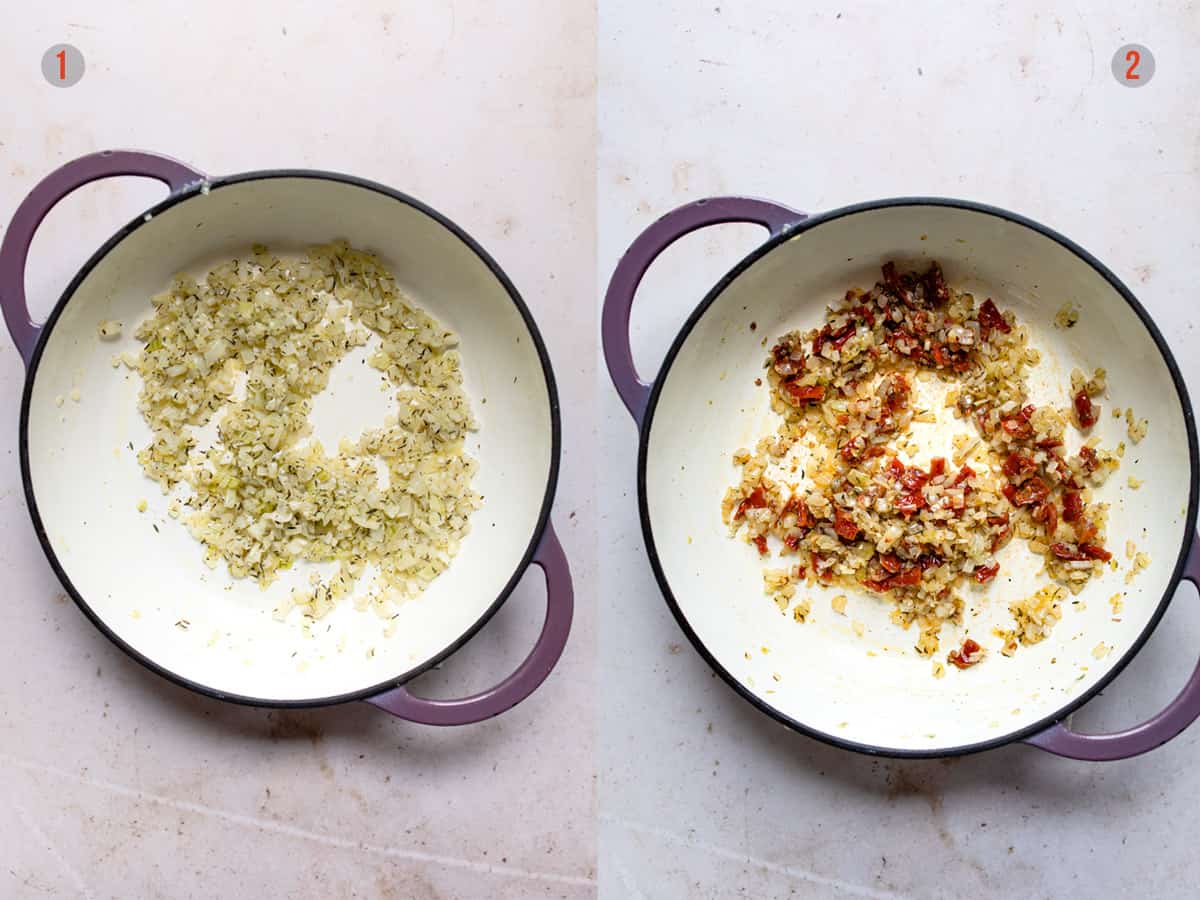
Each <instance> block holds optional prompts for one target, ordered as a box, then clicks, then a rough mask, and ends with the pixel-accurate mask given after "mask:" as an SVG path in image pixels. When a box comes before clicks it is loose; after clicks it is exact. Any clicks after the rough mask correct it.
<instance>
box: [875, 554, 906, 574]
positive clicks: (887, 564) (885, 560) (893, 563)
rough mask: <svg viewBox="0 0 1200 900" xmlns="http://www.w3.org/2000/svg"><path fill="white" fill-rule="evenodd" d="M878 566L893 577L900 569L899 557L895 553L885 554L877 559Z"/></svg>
mask: <svg viewBox="0 0 1200 900" xmlns="http://www.w3.org/2000/svg"><path fill="white" fill-rule="evenodd" d="M879 564H880V565H881V566H883V570H884V571H885V572H887V573H888V574H889V575H895V574H896V573H897V572H899V571H900V569H901V566H902V564H901V562H900V557H898V556H897V555H896V554H895V553H885V554H883V555H882V556H880V557H879Z"/></svg>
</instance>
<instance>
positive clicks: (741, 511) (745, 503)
mask: <svg viewBox="0 0 1200 900" xmlns="http://www.w3.org/2000/svg"><path fill="white" fill-rule="evenodd" d="M766 505H767V495H766V493H765V492H764V491H763V489H762V486H761V485H760V486H758V487H756V488H755V489H754V490H752V491H751V492H750V495H749V496H748V497H746V498H745V499H743V500H742V502H741V503H739V504H738V505H737V509H736V510H734V513H733V521H735V522H736V521H738V520H739V519H741V518H742V516H744V515H745V514H746V510H748V509H762V508H763V507H764V506H766Z"/></svg>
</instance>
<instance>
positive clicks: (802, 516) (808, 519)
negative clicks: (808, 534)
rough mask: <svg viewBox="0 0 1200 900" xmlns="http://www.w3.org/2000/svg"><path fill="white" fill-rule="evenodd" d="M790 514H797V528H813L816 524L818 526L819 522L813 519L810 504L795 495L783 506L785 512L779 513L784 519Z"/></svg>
mask: <svg viewBox="0 0 1200 900" xmlns="http://www.w3.org/2000/svg"><path fill="white" fill-rule="evenodd" d="M788 513H795V514H796V527H797V528H812V527H813V526H814V525H815V524H817V520H816V519H815V518H813V514H812V511H811V510H809V508H808V504H807V503H805V502H804V501H803V500H802V499H800V498H799V497H797V496H796V495H795V494H792V496H791V497H789V498H788V501H787V503H785V504H784V505H783V510H782V511H781V512H780V513H779V515H780V517H781V518H782V517H783V516H786V515H787V514H788Z"/></svg>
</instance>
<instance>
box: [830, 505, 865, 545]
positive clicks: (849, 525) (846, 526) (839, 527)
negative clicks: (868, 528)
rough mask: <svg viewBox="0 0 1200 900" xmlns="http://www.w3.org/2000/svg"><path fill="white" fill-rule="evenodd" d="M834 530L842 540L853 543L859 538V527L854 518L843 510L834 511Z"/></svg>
mask: <svg viewBox="0 0 1200 900" xmlns="http://www.w3.org/2000/svg"><path fill="white" fill-rule="evenodd" d="M833 530H834V531H836V532H837V535H838V537H840V538H842V540H846V541H852V540H854V539H855V538H857V537H858V532H859V530H860V529H859V527H858V525H857V523H856V522H855V521H854V517H853V516H851V515H850V514H849V513H848V512H846V511H845V510H842V509H835V510H834V511H833Z"/></svg>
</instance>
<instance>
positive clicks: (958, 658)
mask: <svg viewBox="0 0 1200 900" xmlns="http://www.w3.org/2000/svg"><path fill="white" fill-rule="evenodd" d="M989 302H990V301H989ZM981 659H983V648H982V647H981V646H979V644H978V643H976V642H975V641H973V640H972V639H971V638H967V639H966V640H965V641H963V642H962V647H960V648H959V649H958V650H951V651H950V652H949V653H948V654H947V655H946V661H947V662H949V663H951V664H953V665H955V666H957V667H958V668H960V669H969V668H971V666H973V665H975V664H976V663H977V662H979V661H980V660H981Z"/></svg>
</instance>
